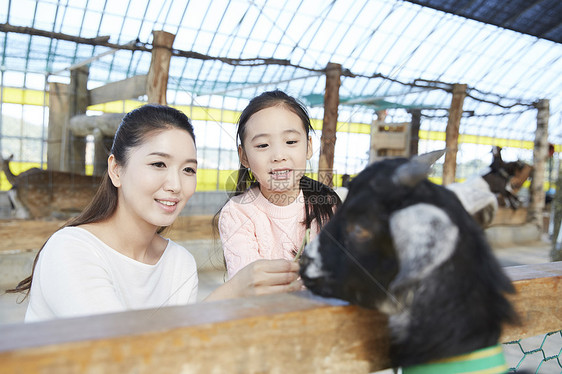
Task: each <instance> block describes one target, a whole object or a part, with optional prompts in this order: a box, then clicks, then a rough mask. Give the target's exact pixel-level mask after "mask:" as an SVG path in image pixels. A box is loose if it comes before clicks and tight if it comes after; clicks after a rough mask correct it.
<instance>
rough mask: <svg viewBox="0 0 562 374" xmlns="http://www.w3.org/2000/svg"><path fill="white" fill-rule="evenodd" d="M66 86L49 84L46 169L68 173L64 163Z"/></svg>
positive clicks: (66, 144)
mask: <svg viewBox="0 0 562 374" xmlns="http://www.w3.org/2000/svg"><path fill="white" fill-rule="evenodd" d="M68 89H69V86H68V84H64V83H49V130H48V141H47V168H48V169H49V170H58V171H68V165H67V164H65V163H64V159H65V152H66V150H67V149H68V135H67V134H66V133H65V131H66V124H67V123H68V121H69V118H68V115H69V97H68Z"/></svg>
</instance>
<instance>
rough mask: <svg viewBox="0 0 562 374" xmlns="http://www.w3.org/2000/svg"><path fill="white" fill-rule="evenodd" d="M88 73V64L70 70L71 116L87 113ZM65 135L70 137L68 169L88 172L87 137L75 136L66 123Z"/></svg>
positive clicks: (69, 103)
mask: <svg viewBox="0 0 562 374" xmlns="http://www.w3.org/2000/svg"><path fill="white" fill-rule="evenodd" d="M88 75H89V69H88V67H87V66H82V67H80V68H78V69H74V70H72V71H71V72H70V89H69V91H68V94H69V98H68V106H69V117H68V118H72V117H74V116H75V115H78V114H85V113H86V109H87V108H88V105H89V95H88V88H87V85H88ZM65 128H66V129H67V130H66V133H65V136H67V137H69V152H68V153H66V154H65V155H66V156H67V157H66V160H65V161H64V162H65V164H68V170H70V171H71V172H72V173H76V174H85V173H86V138H85V137H82V136H74V135H72V134H71V133H70V132H69V131H68V124H66V126H65Z"/></svg>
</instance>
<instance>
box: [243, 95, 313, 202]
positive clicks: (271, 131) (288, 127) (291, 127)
mask: <svg viewBox="0 0 562 374" xmlns="http://www.w3.org/2000/svg"><path fill="white" fill-rule="evenodd" d="M242 144H243V145H242V146H240V147H239V148H238V153H239V156H240V161H241V163H242V165H244V166H245V167H247V168H249V169H250V170H251V171H252V173H253V174H254V177H255V178H256V180H257V181H258V182H259V184H260V191H261V193H262V194H263V195H264V196H265V197H266V198H267V199H268V200H269V201H271V202H272V203H274V204H276V205H288V204H290V203H291V202H292V201H294V199H295V198H296V197H297V196H298V194H299V191H300V189H299V181H300V179H301V177H302V176H303V175H304V173H305V170H306V161H307V160H308V159H310V157H312V138H311V137H307V134H306V131H305V128H304V125H303V123H302V121H301V119H300V118H299V116H297V115H296V114H295V113H293V112H292V111H291V110H289V109H287V108H286V107H284V106H283V105H276V106H272V107H269V108H265V109H262V110H260V111H259V112H256V113H255V114H253V115H252V116H251V117H250V118H249V119H248V121H247V122H246V130H245V134H244V139H242Z"/></svg>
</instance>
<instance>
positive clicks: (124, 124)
mask: <svg viewBox="0 0 562 374" xmlns="http://www.w3.org/2000/svg"><path fill="white" fill-rule="evenodd" d="M173 128H177V129H181V130H185V131H187V132H188V133H189V134H190V135H191V137H192V138H193V141H195V134H194V133H193V126H192V125H191V121H190V120H189V118H188V117H187V116H186V115H185V114H183V113H182V112H180V111H179V110H177V109H174V108H171V107H169V106H165V105H156V104H146V105H143V106H141V107H139V108H137V109H134V110H132V111H131V112H129V113H127V114H126V115H125V116H124V117H123V119H122V120H121V123H120V124H119V127H118V128H117V131H116V133H115V136H114V138H113V145H112V147H111V152H110V154H112V155H113V156H114V157H115V160H116V162H117V163H118V164H119V165H122V166H125V165H126V164H127V161H128V158H129V153H130V150H131V149H132V148H134V147H136V146H139V145H141V144H142V143H143V142H144V141H146V139H148V137H149V136H151V135H153V134H154V133H155V132H158V131H163V130H166V129H173ZM117 196H118V190H117V188H116V187H115V186H114V185H113V183H112V182H111V179H110V178H109V175H108V174H107V171H106V172H105V173H104V175H103V178H102V181H101V183H100V186H99V188H98V190H97V192H96V194H95V195H94V198H93V199H92V201H91V202H90V203H89V204H88V206H87V207H86V208H84V210H83V211H82V212H81V213H80V214H79V215H78V216H76V217H74V218H72V219H70V220H69V221H67V222H66V223H65V224H64V225H63V226H62V227H61V228H59V230H60V229H62V228H64V227H72V226H79V225H84V224H87V223H94V222H101V221H104V220H106V219H108V218H109V217H111V216H112V215H113V214H114V213H115V210H116V209H117V202H118V198H117ZM164 229H165V227H160V228H159V229H158V233H160V232H162V231H163V230H164ZM45 244H46V242H45ZM45 244H43V245H42V246H41V248H40V249H39V252H38V253H37V255H36V256H35V260H34V261H33V268H32V270H31V275H30V276H29V277H27V278H25V279H24V280H22V281H21V282H19V283H18V285H17V286H16V287H15V288H13V289H9V290H6V292H7V293H16V292H24V293H26V297H27V295H29V290H30V289H31V283H32V281H33V274H34V272H35V265H36V264H37V260H38V259H39V254H40V253H41V251H42V250H43V248H44V247H45ZM24 299H25V298H24Z"/></svg>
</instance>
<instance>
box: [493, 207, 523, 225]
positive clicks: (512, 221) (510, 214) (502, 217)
mask: <svg viewBox="0 0 562 374" xmlns="http://www.w3.org/2000/svg"><path fill="white" fill-rule="evenodd" d="M526 222H527V208H518V209H515V210H514V209H511V208H503V207H499V208H498V210H497V211H496V215H495V216H494V219H493V220H492V223H491V224H490V226H519V225H523V224H525V223H526Z"/></svg>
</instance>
